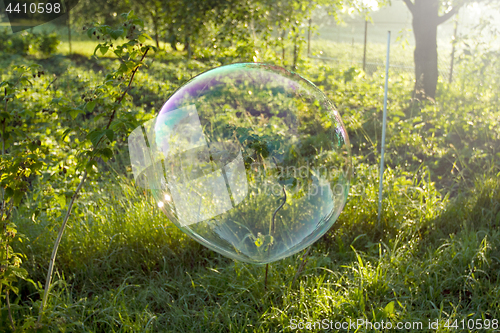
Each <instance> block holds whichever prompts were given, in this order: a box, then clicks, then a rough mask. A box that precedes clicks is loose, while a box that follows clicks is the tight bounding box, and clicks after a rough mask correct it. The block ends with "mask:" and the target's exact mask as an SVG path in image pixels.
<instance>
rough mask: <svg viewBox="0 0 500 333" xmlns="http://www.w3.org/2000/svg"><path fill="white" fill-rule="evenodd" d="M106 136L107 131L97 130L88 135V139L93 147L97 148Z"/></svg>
mask: <svg viewBox="0 0 500 333" xmlns="http://www.w3.org/2000/svg"><path fill="white" fill-rule="evenodd" d="M105 134H106V132H105V131H101V130H95V131H92V132H90V133H89V134H88V135H87V139H89V140H90V142H92V145H93V146H94V147H97V144H98V143H99V141H101V139H102V137H103V136H104V135H105Z"/></svg>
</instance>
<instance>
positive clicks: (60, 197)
mask: <svg viewBox="0 0 500 333" xmlns="http://www.w3.org/2000/svg"><path fill="white" fill-rule="evenodd" d="M55 198H56V201H57V203H58V204H59V206H61V209H64V208H65V207H66V196H65V195H64V194H61V195H56V196H55Z"/></svg>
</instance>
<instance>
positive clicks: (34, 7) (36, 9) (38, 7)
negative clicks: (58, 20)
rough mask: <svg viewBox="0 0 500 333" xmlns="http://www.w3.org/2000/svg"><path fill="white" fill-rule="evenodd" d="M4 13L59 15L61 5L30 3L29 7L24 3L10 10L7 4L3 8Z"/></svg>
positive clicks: (10, 4) (10, 6)
mask: <svg viewBox="0 0 500 333" xmlns="http://www.w3.org/2000/svg"><path fill="white" fill-rule="evenodd" d="M5 11H6V12H7V13H9V14H10V13H12V12H15V13H24V14H27V13H31V14H43V13H47V14H50V13H56V14H58V13H60V12H61V4H60V3H54V4H52V3H50V2H47V3H43V2H42V3H37V4H36V3H30V4H29V5H28V4H26V3H23V4H22V5H21V4H19V3H17V4H16V6H15V7H14V8H12V3H9V4H8V5H7V7H6V8H5Z"/></svg>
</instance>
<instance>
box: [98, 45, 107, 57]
mask: <svg viewBox="0 0 500 333" xmlns="http://www.w3.org/2000/svg"><path fill="white" fill-rule="evenodd" d="M108 50H109V46H103V47H101V48H100V49H99V51H101V54H102V55H105V54H106V52H108Z"/></svg>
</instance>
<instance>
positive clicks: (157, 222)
mask: <svg viewBox="0 0 500 333" xmlns="http://www.w3.org/2000/svg"><path fill="white" fill-rule="evenodd" d="M96 44H97V42H96V41H95V40H90V41H85V39H84V38H81V40H78V39H77V40H76V41H74V42H73V45H72V51H73V54H71V55H67V51H68V50H69V46H68V44H67V42H63V43H62V44H61V45H59V47H58V51H57V53H56V54H55V55H52V56H50V57H47V56H44V55H42V54H38V53H30V54H28V55H26V56H19V55H9V54H2V55H1V57H0V62H1V64H2V65H1V70H0V74H1V76H2V80H3V79H5V78H6V77H8V76H10V75H13V73H14V72H13V67H14V66H15V65H20V64H25V65H29V64H31V63H38V64H40V65H42V66H43V71H44V73H43V75H42V76H41V77H40V75H38V76H39V78H37V81H36V83H35V84H34V85H33V87H32V88H30V90H29V91H25V92H23V91H21V92H20V93H19V94H18V96H17V100H16V103H18V104H17V105H18V107H21V106H22V110H28V111H19V112H20V114H21V115H24V114H25V113H21V112H29V110H32V112H33V115H31V116H30V117H32V118H30V119H33V120H30V122H29V123H28V124H27V125H25V126H26V127H25V128H28V129H31V130H32V132H30V140H34V141H36V140H40V141H41V145H40V146H41V148H40V150H39V151H38V153H39V154H41V155H43V161H44V163H46V164H45V166H44V168H42V169H40V171H39V173H38V176H36V177H34V176H33V175H31V177H29V190H28V191H26V192H25V193H24V194H23V195H22V198H21V199H19V200H20V203H19V204H18V205H16V208H15V209H14V210H13V212H12V223H14V224H15V225H16V226H17V231H18V235H17V236H16V237H15V238H14V239H13V241H12V243H11V246H12V249H13V251H14V252H16V253H19V254H20V255H19V257H20V258H21V259H20V260H22V264H20V267H23V268H24V269H26V271H27V277H29V279H31V281H32V282H31V281H28V280H26V279H22V278H18V279H17V280H16V281H14V282H12V283H13V286H14V287H15V289H12V293H11V294H10V303H11V304H10V305H11V306H10V307H11V312H12V317H13V322H14V323H15V324H16V326H17V330H16V332H21V331H28V332H31V331H37V332H291V331H301V332H302V331H304V332H305V331H308V332H309V331H312V332H320V331H332V332H334V331H338V329H335V327H333V326H329V327H328V328H325V327H324V326H319V324H316V326H313V327H311V328H310V329H308V328H307V325H306V324H305V323H306V322H309V323H318V322H320V323H324V320H328V323H330V321H331V323H333V324H332V325H334V323H347V322H349V321H359V320H363V321H367V322H370V323H376V322H377V323H380V322H382V321H384V322H385V323H388V322H390V323H391V325H394V326H395V325H396V324H397V323H412V325H417V326H413V327H412V328H408V327H407V328H406V329H403V330H401V331H414V332H426V331H432V332H455V331H457V329H458V330H459V331H477V328H478V325H479V324H481V325H482V328H481V329H479V331H485V332H494V331H498V328H499V327H500V323H499V320H500V301H499V300H500V229H499V227H500V127H499V120H500V110H499V108H498V105H499V104H498V102H499V101H498V88H499V87H498V80H497V79H496V78H495V77H489V76H486V75H483V76H482V75H480V74H479V73H481V70H483V71H484V70H485V69H484V68H482V67H481V64H480V60H481V59H464V60H463V62H461V63H459V66H462V67H460V69H461V70H460V71H459V73H461V74H460V76H459V77H456V79H455V81H454V82H453V83H452V84H449V83H448V81H447V80H446V79H445V80H443V79H441V78H440V81H439V84H438V97H437V99H436V100H435V101H425V102H418V101H414V100H412V98H411V95H412V89H413V78H412V74H411V73H406V72H403V73H401V72H397V71H391V76H390V90H389V102H388V123H387V147H386V165H387V166H386V167H387V169H386V172H385V177H384V200H383V213H382V218H381V221H380V222H378V221H377V198H378V187H379V184H378V170H379V162H380V140H381V127H382V105H383V84H384V77H383V70H382V69H379V70H377V71H375V72H373V73H371V74H368V73H364V72H363V71H362V70H361V69H360V66H359V65H358V64H336V63H328V62H320V61H317V60H312V59H308V58H306V57H305V56H304V57H302V58H301V59H302V60H301V61H300V62H299V63H298V68H297V69H296V72H298V73H299V74H301V75H303V76H304V77H306V78H307V79H309V80H310V81H312V82H313V83H314V84H316V85H317V86H318V87H319V88H320V89H321V90H322V91H324V92H325V93H326V94H327V96H328V97H329V98H330V99H331V101H332V102H333V103H334V104H335V105H336V107H337V108H338V110H339V112H340V114H341V116H342V119H343V121H344V124H345V127H346V128H347V131H348V133H349V137H350V141H351V149H352V154H353V166H354V175H353V178H352V182H351V190H350V193H349V197H348V201H347V205H346V207H345V208H344V210H343V212H342V214H341V215H340V217H339V219H338V220H337V222H336V223H335V224H334V226H333V228H332V229H331V230H330V231H329V232H328V233H327V234H326V235H325V236H323V237H322V238H321V239H320V240H319V241H318V242H317V243H315V244H313V245H312V246H311V249H310V251H309V252H308V253H307V255H305V253H299V254H297V255H294V256H291V257H289V258H286V259H284V260H281V261H278V262H275V263H272V264H270V266H269V278H268V284H267V287H265V285H264V275H265V266H259V265H253V264H245V263H241V262H237V261H233V260H230V259H227V258H225V257H223V256H221V255H219V254H217V253H215V252H213V251H211V250H209V249H207V248H205V247H203V246H202V245H200V244H199V243H197V242H195V241H194V240H192V239H191V238H189V237H188V236H187V235H185V234H184V233H182V232H181V231H180V230H179V229H177V228H176V227H175V226H174V225H173V224H172V223H171V222H170V221H169V220H168V219H167V217H166V216H165V215H163V214H162V212H161V211H160V210H159V209H158V207H157V205H156V204H155V202H154V200H153V198H152V196H151V194H150V193H148V192H147V191H144V190H142V189H140V188H138V187H136V186H135V184H134V182H133V180H132V177H131V168H130V165H129V157H128V149H127V142H126V137H127V136H126V133H125V131H124V132H123V133H118V131H117V134H115V135H116V137H115V139H114V141H113V142H111V144H110V149H111V150H112V151H113V153H114V154H113V157H110V158H102V159H101V160H99V161H98V162H97V163H96V164H95V165H94V166H92V165H91V166H90V168H91V169H93V168H94V167H95V170H99V171H96V172H94V173H93V174H92V176H91V177H90V176H89V177H90V178H89V180H88V181H87V183H86V184H85V185H84V187H83V189H82V191H81V192H80V195H79V197H78V200H76V201H75V202H76V203H75V205H74V207H73V211H72V215H71V217H70V219H69V222H68V226H67V228H66V231H65V234H64V237H63V238H62V242H61V244H60V247H59V252H58V257H57V260H56V266H55V275H54V276H55V277H54V281H53V284H52V287H51V290H50V296H49V298H48V303H47V305H46V307H45V310H44V316H43V319H42V324H43V325H42V327H41V328H39V329H38V330H36V329H34V327H35V322H36V319H37V317H38V310H39V307H40V305H41V295H43V284H44V283H45V278H46V274H47V269H48V262H49V259H50V256H51V252H52V246H53V244H54V241H55V239H56V236H57V233H58V230H59V227H60V225H61V222H62V221H63V218H64V212H65V209H67V208H68V205H69V204H70V199H71V196H72V194H73V191H74V189H75V188H76V186H77V185H78V183H79V179H81V177H82V171H81V170H83V169H79V165H78V163H79V162H78V161H79V159H80V155H79V149H80V147H81V146H82V145H83V142H84V138H85V135H84V134H82V133H81V128H86V126H88V128H90V129H92V128H93V126H96V125H95V124H96V123H92V118H93V117H97V116H98V115H99V114H100V113H103V112H104V111H106V107H107V106H106V105H107V104H105V103H104V102H103V103H102V105H100V104H97V105H95V103H94V106H93V107H87V106H86V107H85V109H83V111H82V112H77V113H76V114H71V112H72V111H73V112H76V111H75V110H79V109H78V108H77V107H74V105H76V104H77V103H79V101H81V100H84V99H86V98H89V96H91V95H93V94H94V92H95V91H96V87H98V84H99V82H102V81H104V80H106V79H107V77H106V75H107V73H111V72H112V71H113V70H114V69H116V68H118V67H120V63H121V62H120V60H119V59H117V57H116V56H113V57H111V56H109V54H104V55H101V54H100V53H99V52H97V54H96V56H92V54H93V53H94V48H95V45H96ZM321 47H322V48H323V49H324V50H325V52H328V50H331V52H333V51H334V50H342V49H347V48H349V47H350V46H349V45H344V44H338V45H337V44H334V43H331V42H327V41H321ZM276 53H278V54H279V51H278V52H276ZM379 53H381V54H383V48H382V47H381V50H380V52H379ZM344 54H346V52H344ZM185 55H186V52H185V51H182V50H180V51H177V50H176V51H174V50H172V49H171V48H169V47H168V46H166V47H165V50H157V51H156V52H154V53H153V52H152V53H151V54H150V55H148V57H147V58H146V61H145V66H144V68H141V70H139V71H137V73H136V75H135V77H134V81H133V84H132V86H131V89H130V90H129V92H128V93H129V94H130V98H129V99H127V100H126V101H125V102H124V104H123V105H124V109H125V110H126V112H124V113H125V114H127V115H128V114H131V115H133V116H134V117H135V118H136V119H137V121H138V122H140V121H144V120H147V119H151V118H152V117H153V116H154V115H155V114H156V113H157V112H158V110H159V109H160V108H161V106H162V105H163V103H164V102H165V101H166V99H167V98H168V97H169V95H170V94H172V93H173V92H174V91H175V90H176V89H177V88H178V87H179V86H180V85H182V84H183V83H184V82H186V81H187V80H189V79H190V78H191V77H192V76H194V75H196V74H199V73H201V72H203V71H205V70H208V69H210V68H214V67H217V66H220V65H223V64H229V63H233V62H238V61H242V60H245V59H241V58H238V57H237V56H235V55H233V56H231V55H230V54H229V55H228V54H225V55H224V56H218V57H217V56H206V57H201V56H199V57H197V59H192V60H189V61H188V60H186V59H185ZM405 56H407V55H401V57H405ZM263 57H264V56H263ZM262 61H267V62H271V63H276V64H278V65H279V64H280V61H279V59H277V58H276V57H274V58H272V57H271V58H269V59H262ZM474 61H477V62H474ZM486 70H487V69H486ZM96 94H97V93H96ZM94 98H95V99H96V100H98V98H96V97H94ZM54 100H57V101H56V102H54ZM65 100H66V101H67V103H68V104H67V105H73V106H72V108H73V109H71V108H69V107H68V106H63V104H62V103H63V102H64V101H65ZM99 101H100V100H99ZM91 102H93V101H91ZM57 103H61V104H57ZM65 103H66V102H65ZM89 103H90V102H89V101H86V104H85V105H88V104H89ZM6 105H7V104H6ZM65 107H66V108H65ZM19 110H21V109H19ZM43 110H47V111H43ZM35 118H37V119H35ZM101 122H103V119H101ZM97 124H99V123H97ZM23 126H24V125H23ZM86 144H87V145H88V146H89V147H90V146H91V145H90V143H89V142H87V143H86ZM35 149H36V148H35ZM102 156H103V157H105V156H104V152H103V155H102ZM79 177H80V178H79ZM1 306H2V308H1V311H0V314H1V318H0V327H1V329H2V331H5V332H10V331H12V328H11V322H10V320H9V310H8V307H7V305H6V304H5V302H4V301H3V300H2V303H1ZM436 320H437V321H438V322H437V323H436V326H437V327H434V326H433V327H430V326H429V325H430V323H431V322H435V321H436ZM300 322H302V324H301V325H305V326H300V327H303V328H302V329H300V328H299V323H300ZM415 323H422V325H423V326H422V328H421V329H419V328H418V324H415ZM471 323H473V324H471ZM457 325H465V326H463V327H462V326H457ZM467 325H469V326H467ZM486 325H487V326H488V327H486ZM415 327H416V328H415ZM346 331H347V330H346ZM350 331H352V332H354V331H356V332H373V331H387V332H390V331H392V330H391V329H388V328H387V326H386V329H385V330H384V329H376V328H373V327H369V325H368V326H367V324H365V325H361V326H360V327H359V328H358V329H357V330H355V329H351V330H350Z"/></svg>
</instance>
